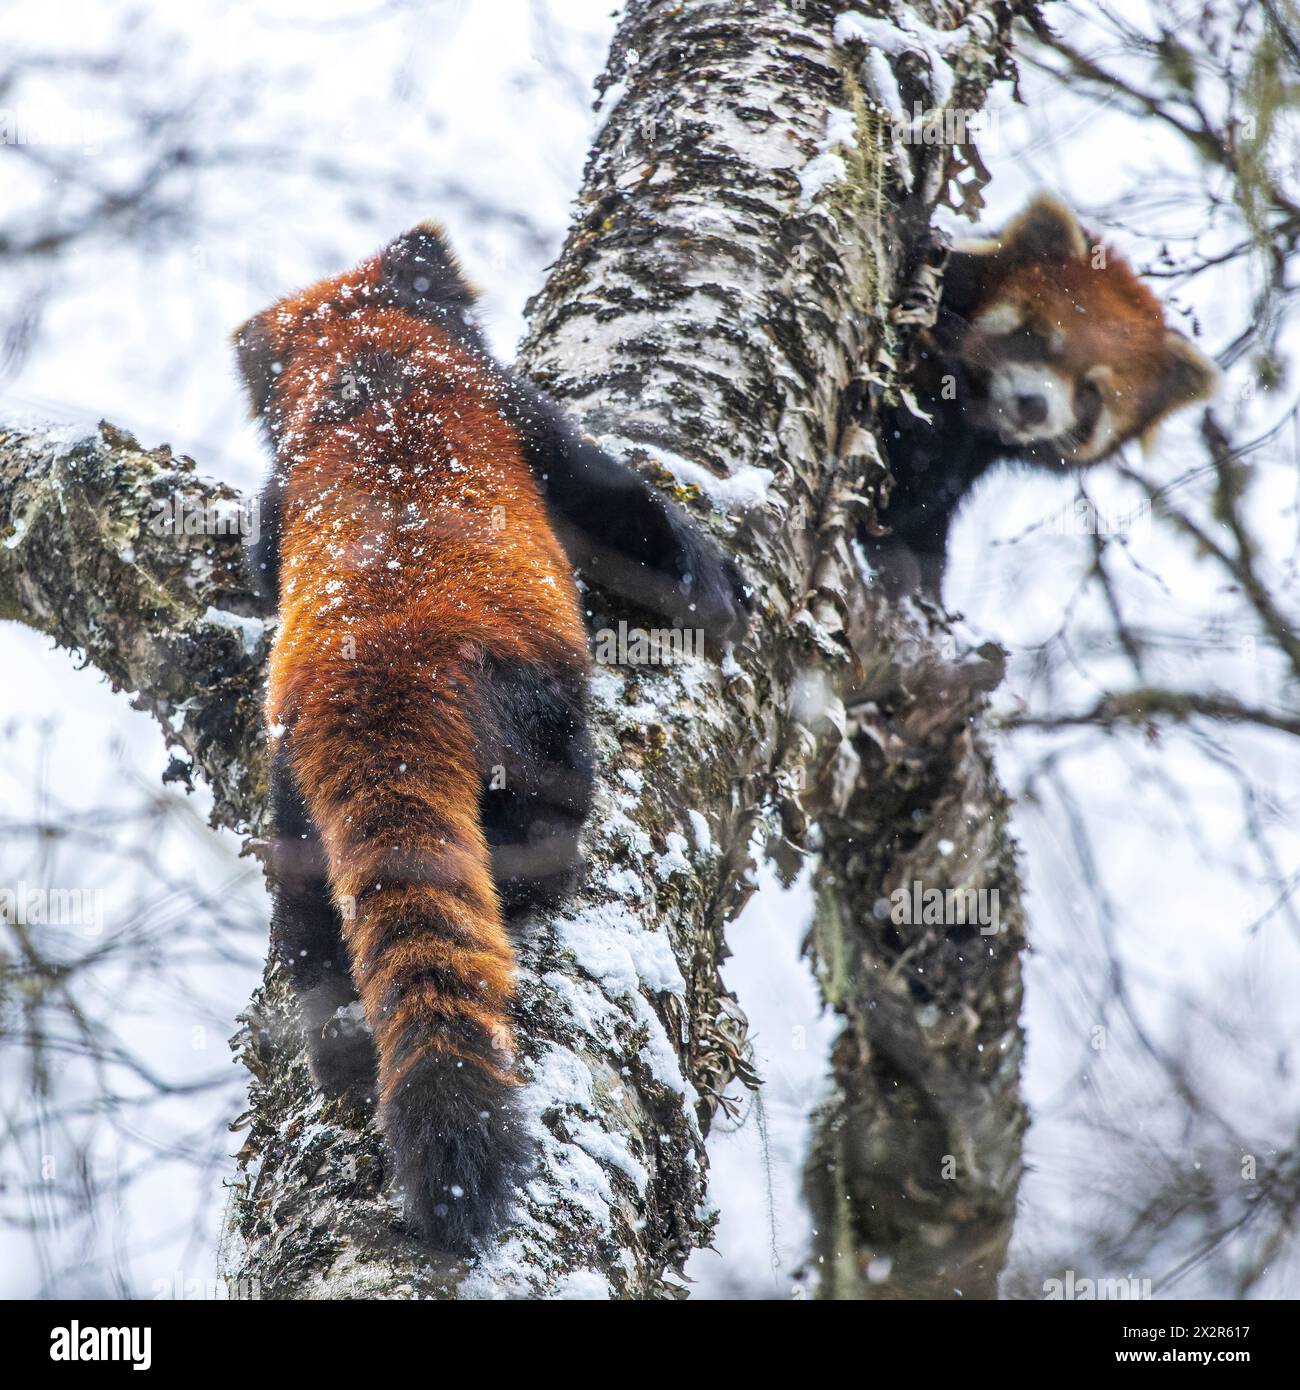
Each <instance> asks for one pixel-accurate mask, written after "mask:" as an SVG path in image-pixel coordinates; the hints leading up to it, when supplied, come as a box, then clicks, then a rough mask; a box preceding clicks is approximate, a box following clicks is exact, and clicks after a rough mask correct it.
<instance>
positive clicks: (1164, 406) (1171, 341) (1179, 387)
mask: <svg viewBox="0 0 1300 1390" xmlns="http://www.w3.org/2000/svg"><path fill="white" fill-rule="evenodd" d="M1164 346H1165V361H1164V371H1163V372H1162V374H1161V377H1160V380H1159V382H1158V383H1157V385H1156V389H1155V394H1154V395H1153V397H1152V399H1151V402H1150V404H1149V405H1148V407H1147V418H1146V422H1145V423H1144V424H1143V426H1142V447H1143V448H1144V449H1149V448H1150V447H1151V445H1152V444H1153V443H1154V442H1155V436H1156V431H1157V429H1158V428H1159V426H1160V422H1161V421H1162V420H1164V419H1165V418H1166V417H1167V416H1169V415H1172V414H1173V412H1174V411H1175V410H1181V409H1182V408H1183V406H1185V405H1193V404H1195V403H1196V402H1197V401H1203V400H1208V399H1209V397H1210V396H1212V395H1213V394H1214V389H1215V387H1216V386H1217V385H1218V382H1219V372H1218V368H1217V367H1215V365H1214V363H1213V362H1211V361H1210V359H1209V358H1208V357H1206V356H1205V354H1204V353H1202V352H1201V350H1200V349H1199V348H1198V347H1196V345H1195V344H1194V343H1193V342H1192V341H1191V339H1190V338H1186V337H1184V336H1183V334H1181V333H1178V332H1175V331H1174V330H1173V329H1172V328H1171V329H1169V330H1168V331H1167V332H1166V333H1165V343H1164Z"/></svg>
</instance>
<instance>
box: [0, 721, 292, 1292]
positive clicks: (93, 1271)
mask: <svg viewBox="0 0 1300 1390" xmlns="http://www.w3.org/2000/svg"><path fill="white" fill-rule="evenodd" d="M27 732H28V731H24V730H20V729H17V728H15V727H13V726H10V727H9V728H8V729H7V730H5V731H4V735H3V740H4V748H5V756H4V765H5V780H6V781H7V782H9V783H10V784H11V785H10V786H9V787H6V789H5V796H4V801H5V803H6V804H7V805H11V806H12V805H22V806H24V807H27V806H32V805H34V806H35V808H36V813H35V815H22V814H20V815H10V814H0V843H2V844H3V846H4V860H3V881H2V882H0V1038H2V1039H3V1044H4V1051H3V1058H4V1061H3V1065H2V1066H0V1225H2V1226H3V1227H4V1228H6V1229H7V1230H8V1232H9V1234H8V1235H7V1236H6V1244H7V1247H8V1250H9V1253H8V1255H7V1257H6V1261H5V1264H6V1270H7V1275H6V1282H7V1288H6V1290H5V1292H6V1293H9V1294H10V1295H14V1294H21V1295H23V1296H27V1297H32V1296H35V1297H53V1296H71V1295H76V1296H83V1297H96V1296H97V1297H141V1296H146V1297H147V1296H149V1294H150V1292H151V1291H152V1290H153V1289H154V1288H155V1286H156V1285H157V1284H159V1283H164V1284H165V1285H166V1286H167V1287H168V1288H169V1289H171V1288H172V1286H173V1284H174V1283H175V1282H176V1278H175V1275H176V1271H174V1270H173V1263H174V1258H173V1257H171V1256H165V1255H163V1254H161V1253H160V1247H163V1248H165V1249H170V1250H176V1249H178V1248H183V1249H185V1250H186V1254H185V1255H184V1256H183V1257H182V1259H181V1261H180V1266H181V1268H180V1274H181V1275H182V1276H183V1278H181V1281H180V1282H181V1283H182V1284H183V1283H185V1282H188V1281H190V1280H193V1279H195V1278H201V1277H203V1276H204V1275H206V1273H207V1271H208V1270H209V1269H210V1267H211V1246H212V1240H213V1230H214V1228H215V1222H216V1220H217V1219H218V1216H219V1196H220V1185H219V1182H218V1178H219V1175H220V1173H221V1171H222V1170H223V1169H228V1168H229V1167H230V1157H229V1155H230V1153H231V1150H232V1149H233V1148H234V1147H236V1145H237V1143H238V1141H237V1140H233V1139H232V1137H231V1134H230V1128H231V1126H230V1120H231V1117H232V1116H234V1115H237V1114H238V1113H239V1112H240V1111H241V1110H242V1109H243V1097H244V1090H245V1078H244V1076H243V1073H242V1071H241V1070H239V1069H238V1068H236V1067H235V1066H234V1065H232V1061H233V1059H232V1058H231V1056H230V1052H229V1047H228V1045H227V1042H226V1039H227V1037H228V1035H229V1033H230V1027H231V1019H232V1010H234V1009H237V1008H238V1007H239V1006H240V1003H241V1002H242V998H243V995H244V992H245V990H246V988H247V981H248V980H249V978H250V977H251V976H253V975H254V974H255V972H256V970H257V968H258V967H259V965H260V962H261V959H262V957H263V954H264V952H265V940H266V927H265V910H266V909H265V900H264V892H263V888H262V878H261V872H260V869H259V868H258V866H257V864H256V863H255V862H253V861H251V860H243V861H241V860H239V859H238V858H237V856H236V854H235V852H234V850H233V848H232V839H226V838H219V837H217V836H215V835H214V834H213V833H212V831H211V830H210V829H209V828H208V827H207V826H206V825H205V824H204V823H203V820H202V819H201V817H200V816H199V815H197V814H196V810H195V808H194V806H193V805H192V804H191V803H190V802H189V801H188V800H186V799H184V798H182V797H180V796H178V795H177V794H176V793H174V792H172V791H169V790H166V789H156V788H154V787H151V786H149V785H148V784H147V783H146V782H145V781H144V780H143V779H142V778H140V777H138V776H137V775H136V774H134V773H133V772H131V771H130V770H129V768H128V766H127V765H126V763H125V761H124V760H123V758H122V757H121V754H120V750H119V754H118V756H117V757H116V758H115V761H116V763H117V766H118V768H119V773H120V776H121V777H122V778H123V779H124V781H125V782H126V785H125V786H124V787H123V788H122V792H123V795H122V797H121V800H120V804H112V805H106V806H103V807H101V808H95V807H90V808H87V807H86V806H84V805H82V804H78V803H77V802H76V801H75V800H72V799H69V797H68V796H67V795H66V794H64V789H61V788H60V787H59V786H58V785H57V784H56V783H55V782H53V781H52V780H51V779H50V777H49V776H48V761H49V756H48V755H49V753H50V746H51V744H52V742H53V740H54V739H55V738H56V737H58V736H59V734H60V732H61V731H60V729H59V727H58V725H57V724H56V723H55V722H54V721H49V722H47V723H46V724H45V725H44V726H43V727H42V728H41V729H40V730H39V732H38V734H37V738H36V740H35V741H33V740H32V739H31V738H30V737H20V736H22V735H24V734H26V733H27ZM33 746H34V747H35V750H36V756H35V758H34V760H33V759H31V757H30V750H31V749H32V748H33ZM19 749H21V750H22V751H24V752H26V753H27V754H28V756H27V757H24V758H20V759H16V758H15V757H14V756H13V755H14V753H15V751H16V750H19ZM28 762H32V763H33V765H31V766H27V765H25V764H26V763H28ZM19 790H20V791H21V796H19V795H15V794H14V793H15V792H18V791H19ZM17 1242H21V1244H19V1243H17ZM20 1249H21V1250H22V1251H23V1255H22V1256H19V1255H18V1253H17V1252H18V1250H20Z"/></svg>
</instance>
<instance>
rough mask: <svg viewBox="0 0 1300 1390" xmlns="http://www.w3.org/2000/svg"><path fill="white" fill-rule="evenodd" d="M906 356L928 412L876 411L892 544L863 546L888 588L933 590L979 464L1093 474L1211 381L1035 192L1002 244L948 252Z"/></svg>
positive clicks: (1121, 272) (961, 246) (1205, 391)
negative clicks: (928, 312)
mask: <svg viewBox="0 0 1300 1390" xmlns="http://www.w3.org/2000/svg"><path fill="white" fill-rule="evenodd" d="M918 348H919V350H918V353H917V368H916V371H915V374H914V380H913V382H912V385H913V387H914V389H915V394H916V398H917V401H918V404H919V405H920V407H921V409H922V410H923V411H924V412H925V413H926V415H927V416H929V417H930V418H929V419H928V420H926V419H920V418H918V417H917V416H915V415H913V414H912V413H911V412H909V411H907V410H906V409H896V410H892V411H890V412H888V413H887V416H886V419H885V429H884V441H885V446H886V449H887V452H888V454H889V459H890V466H891V471H892V474H893V488H892V492H891V495H890V497H889V502H888V505H887V507H886V508H885V509H884V510H883V512H882V513H881V515H880V520H881V522H882V523H883V524H884V525H885V526H887V527H888V528H889V533H890V534H889V536H888V539H886V540H883V541H881V540H875V541H872V542H871V544H870V545H869V547H868V550H869V554H870V555H871V558H872V559H873V562H875V563H876V564H877V567H878V568H879V569H880V570H881V571H882V573H883V575H884V576H885V578H886V580H887V581H890V580H892V582H893V584H894V586H896V587H902V588H911V587H915V584H916V582H917V580H918V579H919V580H920V582H921V583H923V584H924V585H925V586H926V587H929V588H930V589H932V590H934V591H936V592H937V590H938V585H939V581H940V579H941V578H942V568H943V556H944V549H945V545H946V542H947V535H948V528H949V524H950V522H951V520H952V517H953V514H954V513H955V511H956V509H957V506H958V504H959V503H960V501H961V499H962V498H963V497H964V496H965V495H966V493H967V492H968V491H969V490H970V488H971V486H972V485H973V484H974V482H975V481H976V479H978V478H979V477H980V475H981V474H983V473H984V472H985V471H986V470H987V469H988V467H989V466H990V465H991V464H993V463H995V462H998V461H999V460H1009V461H1020V462H1025V463H1030V464H1035V465H1038V466H1040V467H1044V468H1059V469H1065V468H1085V467H1089V466H1090V465H1092V464H1095V463H1098V462H1100V461H1101V460H1103V459H1106V458H1109V457H1111V456H1112V455H1113V454H1114V453H1115V452H1116V451H1117V450H1118V449H1120V448H1121V447H1122V446H1123V445H1124V444H1126V443H1127V442H1128V441H1130V440H1132V439H1135V438H1137V437H1139V436H1142V437H1143V438H1144V439H1145V438H1149V437H1150V436H1151V435H1152V434H1153V433H1154V430H1155V427H1156V426H1157V425H1158V424H1159V423H1160V421H1161V420H1163V419H1164V417H1165V416H1167V415H1169V414H1170V413H1171V412H1172V411H1175V410H1178V409H1180V408H1181V407H1183V406H1186V405H1190V404H1192V403H1193V402H1195V401H1198V400H1202V399H1204V398H1206V397H1207V396H1209V395H1210V394H1211V392H1212V391H1213V388H1214V383H1215V379H1216V373H1215V369H1214V367H1213V366H1212V364H1211V363H1210V362H1209V361H1207V360H1206V358H1205V357H1203V356H1202V355H1201V353H1200V352H1199V351H1198V350H1197V349H1196V348H1195V347H1194V346H1193V345H1192V344H1191V342H1190V341H1188V339H1187V338H1185V337H1184V336H1183V335H1182V334H1181V333H1178V332H1177V331H1175V330H1173V329H1171V328H1169V327H1168V326H1167V325H1166V323H1165V318H1164V313H1163V311H1162V309H1161V307H1160V303H1159V301H1158V300H1157V299H1156V297H1155V296H1154V295H1153V294H1152V293H1151V291H1150V290H1149V289H1148V288H1147V287H1146V286H1145V285H1144V284H1143V283H1142V281H1141V280H1140V279H1139V278H1138V277H1137V275H1136V274H1135V273H1134V272H1133V270H1132V269H1131V268H1130V267H1129V265H1128V264H1127V263H1126V262H1125V261H1124V260H1123V259H1122V258H1121V257H1120V256H1118V255H1117V254H1116V253H1115V252H1114V251H1113V250H1111V249H1110V248H1109V247H1105V246H1102V245H1101V244H1100V243H1096V242H1093V241H1092V240H1090V238H1089V237H1088V236H1087V234H1086V233H1085V232H1084V230H1083V228H1082V227H1081V226H1080V225H1079V222H1078V219H1077V218H1076V217H1075V215H1074V213H1073V212H1071V211H1070V209H1069V208H1068V207H1066V206H1065V205H1064V204H1063V203H1061V202H1060V201H1059V200H1058V199H1056V198H1053V197H1050V196H1047V195H1045V194H1044V195H1040V196H1038V197H1036V198H1035V199H1034V200H1033V201H1032V202H1031V203H1030V204H1029V206H1028V207H1027V208H1025V210H1024V211H1023V212H1022V213H1021V214H1020V215H1019V216H1018V217H1016V218H1015V219H1014V220H1013V221H1012V222H1011V223H1010V225H1009V226H1007V228H1006V229H1005V230H1004V231H1003V232H1002V233H1001V234H1000V235H998V236H996V237H993V238H991V239H986V240H977V241H967V242H964V243H958V244H957V245H956V246H955V247H954V248H953V250H952V252H951V254H950V255H949V258H948V264H947V266H946V269H945V272H944V283H943V292H942V295H941V298H940V303H939V314H938V319H937V322H936V323H935V325H934V327H933V328H932V329H929V330H926V331H925V332H924V334H923V336H922V339H921V341H920V343H919V345H918ZM918 571H919V573H918Z"/></svg>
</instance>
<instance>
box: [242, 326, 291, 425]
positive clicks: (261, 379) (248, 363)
mask: <svg viewBox="0 0 1300 1390" xmlns="http://www.w3.org/2000/svg"><path fill="white" fill-rule="evenodd" d="M270 312H271V311H270V310H269V309H268V310H267V311H266V312H265V313H261V314H256V315H254V317H253V318H251V319H249V320H248V322H247V323H246V324H244V325H243V326H242V327H240V328H237V329H235V331H234V333H233V334H232V335H231V337H232V339H233V341H234V344H235V361H236V362H237V363H238V364H239V372H240V375H241V376H242V377H243V378H244V387H245V389H246V390H247V392H248V404H249V410H250V413H251V414H252V415H253V416H254V418H257V417H259V416H262V415H264V414H265V413H266V410H267V407H268V406H269V405H270V403H271V391H272V388H273V387H274V385H275V379H276V377H277V376H278V375H279V374H280V370H281V368H282V367H283V362H282V361H281V360H280V354H279V352H277V350H276V347H275V340H274V338H273V336H272V334H271V330H270V328H269V326H268V325H267V319H268V317H269V316H270Z"/></svg>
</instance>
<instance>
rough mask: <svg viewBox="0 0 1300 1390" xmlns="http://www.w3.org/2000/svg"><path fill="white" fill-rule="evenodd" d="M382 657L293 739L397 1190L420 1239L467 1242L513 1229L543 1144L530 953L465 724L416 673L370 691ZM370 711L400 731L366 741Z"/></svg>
mask: <svg viewBox="0 0 1300 1390" xmlns="http://www.w3.org/2000/svg"><path fill="white" fill-rule="evenodd" d="M366 669H367V668H366V667H364V666H360V665H359V664H358V663H353V664H352V670H353V672H355V675H354V677H353V680H352V681H347V680H345V679H343V678H339V679H336V680H335V681H334V682H333V683H332V685H331V684H330V683H326V685H325V686H324V687H323V688H324V689H327V690H332V691H333V694H334V697H335V698H334V699H333V700H330V701H328V702H326V703H325V704H324V708H322V705H321V703H318V702H317V701H315V700H312V701H310V702H309V703H310V705H313V706H314V708H309V709H308V710H304V711H303V716H300V718H299V719H298V720H297V721H295V725H294V727H293V728H292V730H291V731H290V733H289V734H288V736H287V738H286V744H287V747H286V749H285V751H286V753H287V754H288V757H289V761H290V763H291V764H292V766H293V771H294V777H295V780H296V781H297V783H298V785H299V786H300V787H301V788H302V791H303V794H304V800H305V802H306V805H307V808H308V811H309V812H310V815H311V818H312V821H313V822H314V823H315V825H316V827H317V829H318V830H319V832H320V835H321V838H322V840H323V842H324V847H325V851H326V857H327V864H328V877H329V883H330V889H331V892H332V895H333V897H334V900H335V903H336V905H337V906H338V908H339V910H340V914H341V917H342V920H343V936H344V940H345V942H346V945H347V950H348V956H349V959H350V963H351V968H352V976H353V979H354V981H355V983H356V986H357V991H358V994H359V995H360V998H361V1002H362V1005H363V1006H364V1009H365V1015H366V1019H367V1021H368V1022H369V1024H370V1028H371V1032H372V1034H373V1036H374V1042H375V1051H376V1053H377V1057H378V1083H379V1084H378V1096H379V1112H378V1118H379V1123H380V1127H381V1129H382V1130H383V1132H384V1135H385V1137H386V1138H387V1140H388V1142H389V1145H390V1147H391V1149H392V1151H393V1154H394V1156H395V1159H396V1168H397V1172H396V1179H397V1186H398V1187H400V1188H401V1189H402V1191H403V1198H404V1202H405V1205H406V1210H407V1213H408V1216H409V1218H410V1220H411V1222H412V1224H413V1226H415V1227H416V1228H417V1229H418V1234H419V1235H420V1236H421V1237H422V1238H423V1239H424V1240H426V1241H427V1242H428V1243H429V1244H430V1245H432V1246H433V1247H435V1248H437V1249H439V1250H444V1251H447V1252H451V1253H457V1254H460V1253H464V1252H466V1251H467V1250H469V1249H470V1248H471V1247H472V1245H473V1244H474V1243H475V1241H476V1240H477V1239H479V1238H480V1237H482V1236H484V1235H486V1234H488V1233H489V1232H491V1231H492V1230H494V1229H495V1228H497V1227H498V1226H499V1225H500V1224H501V1221H502V1218H503V1217H504V1215H505V1213H506V1208H507V1207H508V1205H509V1203H510V1199H511V1196H512V1193H513V1192H514V1191H515V1190H516V1188H517V1186H518V1180H519V1176H520V1172H521V1168H522V1166H523V1164H524V1162H525V1158H526V1154H527V1152H528V1145H527V1142H526V1136H525V1133H524V1130H523V1127H522V1125H521V1123H520V1121H519V1118H518V1115H517V1111H516V1107H515V1103H514V1095H515V1090H516V1085H517V1082H516V1079H515V1076H514V1074H513V1070H512V1045H513V1035H512V1026H511V1005H512V1001H513V997H514V978H513V972H514V953H513V950H512V948H511V945H510V941H509V938H508V937H507V935H506V931H505V927H504V924H503V921H502V913H501V906H500V902H499V900H498V896H497V890H496V887H495V884H494V882H493V878H492V872H491V856H490V852H489V849H488V845H487V842H486V840H485V838H484V834H483V829H482V825H481V822H480V812H479V797H480V785H481V776H480V773H479V771H478V768H477V762H476V759H475V757H474V755H473V748H472V746H468V739H466V746H457V745H458V744H460V743H461V740H460V739H458V738H456V737H455V735H456V733H457V732H458V731H459V730H458V727H457V726H458V725H459V723H460V721H459V720H458V719H454V718H453V719H450V720H448V723H449V724H450V725H451V727H448V726H447V724H444V725H443V727H442V728H441V729H432V728H429V729H425V728H424V727H422V726H423V725H424V723H425V722H426V720H427V719H428V717H429V714H430V713H431V711H432V709H433V708H434V704H433V703H432V702H429V700H428V696H427V693H426V692H423V691H420V690H419V689H418V687H416V686H415V684H414V682H412V683H411V684H409V685H408V684H406V683H405V682H401V681H398V682H392V683H391V684H390V683H389V682H388V681H380V682H378V685H379V687H380V689H379V690H374V689H370V690H367V691H362V690H361V689H359V688H358V687H359V686H361V685H366V684H369V682H368V681H367V680H366V679H365V677H364V676H363V674H362V673H363V671H365V670H366ZM357 677H360V678H361V679H360V680H358V679H357ZM343 695H347V696H348V697H350V698H348V699H343V698H342V696H343ZM367 696H368V697H369V698H367ZM435 700H436V697H435ZM376 704H378V705H380V706H382V708H375V705H376ZM394 704H396V705H399V706H402V707H403V708H401V709H396V708H389V707H388V706H390V705H394ZM358 711H362V712H364V715H365V717H364V719H362V720H361V721H360V727H362V728H364V729H367V730H374V729H378V728H384V729H387V730H390V731H400V732H398V733H396V734H395V736H390V737H389V738H388V739H387V740H385V739H382V738H376V737H375V736H374V735H373V734H372V733H369V732H368V733H367V734H366V735H365V736H364V737H363V738H362V739H358V738H357V737H356V736H355V733H354V732H352V731H351V730H347V729H343V728H341V727H339V723H338V720H339V715H340V713H343V717H344V719H350V718H351V717H352V716H355V715H356V713H357V712H358ZM345 712H346V713H345ZM321 715H324V716H325V717H324V719H323V720H322V719H321ZM421 716H424V717H423V718H422V717H421Z"/></svg>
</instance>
